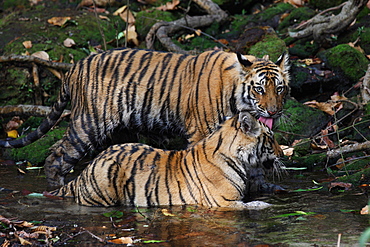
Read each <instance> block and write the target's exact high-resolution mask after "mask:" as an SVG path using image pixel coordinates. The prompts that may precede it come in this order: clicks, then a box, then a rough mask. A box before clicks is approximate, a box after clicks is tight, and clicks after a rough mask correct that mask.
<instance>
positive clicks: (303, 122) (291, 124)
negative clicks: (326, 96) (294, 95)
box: [275, 99, 330, 145]
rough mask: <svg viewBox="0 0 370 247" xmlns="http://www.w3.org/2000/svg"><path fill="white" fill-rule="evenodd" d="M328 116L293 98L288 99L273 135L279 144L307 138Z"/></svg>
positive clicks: (323, 124) (322, 126) (316, 130)
mask: <svg viewBox="0 0 370 247" xmlns="http://www.w3.org/2000/svg"><path fill="white" fill-rule="evenodd" d="M329 119H330V116H329V115H327V114H325V113H324V112H322V111H320V110H317V109H314V108H312V107H309V106H306V105H303V104H302V103H299V102H298V101H296V100H295V99H288V100H287V102H286V103H285V106H284V113H283V116H282V117H281V118H280V119H279V122H278V127H277V130H276V131H275V136H276V139H277V141H278V143H280V144H285V145H290V144H291V143H292V142H293V141H294V140H298V139H303V138H309V137H311V136H313V135H315V134H316V133H318V132H319V131H320V130H321V129H323V128H324V126H326V124H327V122H328V120H329Z"/></svg>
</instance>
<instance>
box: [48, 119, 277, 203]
mask: <svg viewBox="0 0 370 247" xmlns="http://www.w3.org/2000/svg"><path fill="white" fill-rule="evenodd" d="M281 153H282V150H281V149H280V146H279V145H278V144H277V142H276V141H275V139H274V137H273V133H272V131H271V129H269V128H268V127H267V126H265V125H264V124H263V123H261V122H260V121H258V120H256V119H255V118H253V117H251V115H250V114H249V113H248V112H242V113H240V114H238V115H236V116H234V117H233V118H231V119H228V120H226V121H225V122H224V123H223V124H222V125H221V127H220V128H219V129H218V130H216V131H214V132H213V133H212V134H211V135H210V136H208V137H206V138H205V139H203V140H201V141H200V142H198V143H196V144H195V145H194V146H192V147H190V148H188V149H186V150H181V151H173V150H172V151H169V150H162V149H155V148H153V147H151V146H148V145H145V144H138V143H129V144H121V145H114V146H111V147H109V148H108V149H107V150H105V151H103V152H102V153H100V154H99V155H98V156H97V157H96V158H95V159H94V160H93V161H92V163H91V164H90V165H88V166H87V167H86V168H85V170H83V171H82V173H81V174H80V175H79V176H78V177H77V178H76V179H75V180H72V181H71V182H69V183H68V184H66V185H64V186H63V187H61V188H59V189H58V190H55V191H52V192H51V194H53V195H57V196H63V197H74V199H75V201H76V202H77V203H79V204H81V205H85V206H114V205H120V204H121V205H131V206H158V205H184V204H198V205H203V206H207V207H243V201H242V200H243V198H245V197H246V196H247V194H248V186H249V183H251V182H252V183H253V181H251V180H250V171H251V170H253V169H256V168H259V167H264V168H271V167H272V166H273V165H274V164H275V166H276V164H277V163H279V162H278V161H277V157H278V156H280V155H281ZM279 164H280V163H279Z"/></svg>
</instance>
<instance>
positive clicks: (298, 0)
mask: <svg viewBox="0 0 370 247" xmlns="http://www.w3.org/2000/svg"><path fill="white" fill-rule="evenodd" d="M305 2H306V1H305V0H284V3H290V4H291V5H293V6H294V7H297V8H298V7H302V6H303V5H304V4H305Z"/></svg>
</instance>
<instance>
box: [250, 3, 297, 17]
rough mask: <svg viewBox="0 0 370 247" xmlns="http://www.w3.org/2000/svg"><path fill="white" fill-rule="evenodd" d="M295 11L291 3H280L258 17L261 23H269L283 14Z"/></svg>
mask: <svg viewBox="0 0 370 247" xmlns="http://www.w3.org/2000/svg"><path fill="white" fill-rule="evenodd" d="M293 9H294V7H293V5H291V4H289V3H278V4H276V5H275V6H272V7H270V8H268V9H266V10H265V11H263V12H261V13H259V14H258V15H257V16H258V19H259V20H260V21H267V20H270V19H272V18H274V16H276V15H280V14H283V13H285V12H288V11H291V10H293Z"/></svg>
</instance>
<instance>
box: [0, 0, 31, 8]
mask: <svg viewBox="0 0 370 247" xmlns="http://www.w3.org/2000/svg"><path fill="white" fill-rule="evenodd" d="M2 5H3V6H1V4H0V7H3V8H4V9H9V8H18V9H19V8H26V7H29V6H30V3H29V1H28V0H4V2H3V4H2Z"/></svg>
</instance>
